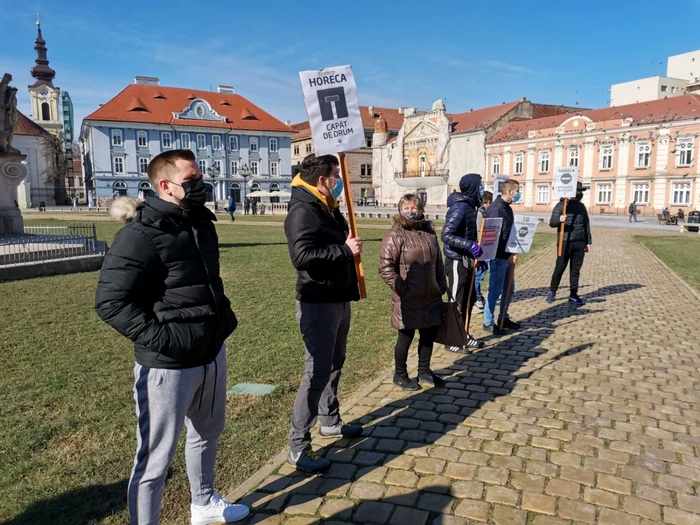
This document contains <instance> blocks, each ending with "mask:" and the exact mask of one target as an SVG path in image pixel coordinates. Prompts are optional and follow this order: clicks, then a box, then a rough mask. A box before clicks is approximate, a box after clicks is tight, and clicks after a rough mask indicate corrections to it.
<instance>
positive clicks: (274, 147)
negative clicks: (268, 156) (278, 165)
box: [270, 138, 277, 153]
mask: <svg viewBox="0 0 700 525" xmlns="http://www.w3.org/2000/svg"><path fill="white" fill-rule="evenodd" d="M270 153H277V139H275V138H272V139H270Z"/></svg>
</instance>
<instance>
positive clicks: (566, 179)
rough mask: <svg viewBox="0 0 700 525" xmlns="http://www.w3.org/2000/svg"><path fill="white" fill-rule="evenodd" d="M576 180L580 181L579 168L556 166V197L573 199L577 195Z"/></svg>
mask: <svg viewBox="0 0 700 525" xmlns="http://www.w3.org/2000/svg"><path fill="white" fill-rule="evenodd" d="M576 182H578V168H556V169H555V170H554V190H553V191H552V194H553V196H554V198H555V199H557V200H559V199H573V198H574V197H576Z"/></svg>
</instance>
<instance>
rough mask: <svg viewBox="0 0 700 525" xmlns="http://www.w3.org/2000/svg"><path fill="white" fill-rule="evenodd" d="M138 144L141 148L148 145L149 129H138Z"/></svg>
mask: <svg viewBox="0 0 700 525" xmlns="http://www.w3.org/2000/svg"><path fill="white" fill-rule="evenodd" d="M136 144H137V145H138V147H139V148H147V147H148V132H147V131H137V132H136Z"/></svg>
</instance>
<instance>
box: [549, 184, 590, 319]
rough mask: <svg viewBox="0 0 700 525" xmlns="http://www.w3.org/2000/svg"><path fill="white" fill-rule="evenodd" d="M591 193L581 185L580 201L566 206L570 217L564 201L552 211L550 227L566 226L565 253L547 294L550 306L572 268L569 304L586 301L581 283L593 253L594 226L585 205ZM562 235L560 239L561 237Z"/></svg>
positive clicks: (560, 258) (579, 185)
mask: <svg viewBox="0 0 700 525" xmlns="http://www.w3.org/2000/svg"><path fill="white" fill-rule="evenodd" d="M586 190H588V188H584V187H583V185H582V184H581V183H580V182H579V183H577V186H576V198H575V199H569V202H568V203H567V205H566V215H562V212H563V207H564V200H563V199H562V200H560V201H559V202H558V203H557V205H556V206H555V207H554V210H552V216H551V217H550V219H549V225H550V226H551V227H552V228H558V229H559V230H561V228H560V226H561V224H562V223H563V224H564V233H563V235H564V241H563V246H562V252H561V255H560V256H557V264H556V266H555V268H554V273H553V274H552V281H551V284H550V287H549V293H548V294H547V302H548V303H552V302H554V299H555V298H556V296H557V289H558V288H559V283H560V282H561V278H562V275H564V270H566V267H567V265H569V292H570V293H569V302H570V303H573V304H576V305H579V306H580V305H582V304H583V299H581V297H579V295H578V281H579V276H580V274H581V266H583V259H584V257H585V255H586V253H588V252H589V251H590V250H591V242H592V237H591V224H590V221H589V219H588V211H587V210H586V205H585V204H583V203H582V202H581V199H583V192H584V191H586ZM561 234H562V233H561V231H559V232H558V235H561Z"/></svg>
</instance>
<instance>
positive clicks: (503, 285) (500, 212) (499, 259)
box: [484, 179, 520, 334]
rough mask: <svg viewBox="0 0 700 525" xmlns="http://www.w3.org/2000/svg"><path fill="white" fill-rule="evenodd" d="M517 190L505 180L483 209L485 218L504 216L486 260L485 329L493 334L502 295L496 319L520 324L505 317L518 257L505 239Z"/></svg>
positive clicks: (514, 327) (517, 186)
mask: <svg viewBox="0 0 700 525" xmlns="http://www.w3.org/2000/svg"><path fill="white" fill-rule="evenodd" d="M519 189H520V184H519V183H518V181H515V180H511V179H508V180H505V181H503V183H502V184H501V191H502V193H501V195H499V196H498V198H497V199H496V200H495V201H494V202H493V204H491V206H489V208H488V209H487V210H486V218H487V219H492V218H501V219H503V223H502V227H501V234H500V239H499V241H498V250H497V252H496V257H495V258H494V259H493V260H492V261H491V262H490V263H489V271H490V272H491V275H490V277H489V291H488V295H487V296H486V305H485V306H484V330H485V331H486V332H489V333H492V334H498V333H499V331H500V330H499V328H498V326H497V325H496V323H495V319H494V314H495V312H496V303H498V299H499V297H500V298H501V313H500V315H499V319H502V318H504V317H505V319H503V323H502V324H503V328H505V329H512V330H517V329H518V328H520V323H517V322H515V321H513V320H511V319H510V317H509V316H508V306H509V305H510V300H511V299H512V297H513V292H514V290H515V279H514V277H513V272H514V266H515V263H516V260H517V255H515V252H510V251H509V250H508V241H509V239H510V235H511V229H512V228H513V222H514V217H513V210H512V209H511V207H510V205H511V203H512V202H513V200H515V199H516V198H517V197H516V196H517V195H518V191H519Z"/></svg>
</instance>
